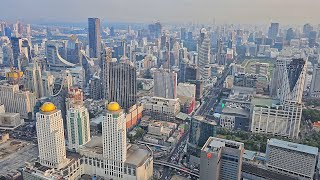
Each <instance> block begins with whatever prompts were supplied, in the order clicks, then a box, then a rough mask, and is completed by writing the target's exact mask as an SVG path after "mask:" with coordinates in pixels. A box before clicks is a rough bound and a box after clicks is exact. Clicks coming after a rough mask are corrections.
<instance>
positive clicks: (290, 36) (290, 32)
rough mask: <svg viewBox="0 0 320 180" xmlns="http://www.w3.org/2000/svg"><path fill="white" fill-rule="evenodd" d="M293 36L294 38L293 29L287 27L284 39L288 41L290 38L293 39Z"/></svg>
mask: <svg viewBox="0 0 320 180" xmlns="http://www.w3.org/2000/svg"><path fill="white" fill-rule="evenodd" d="M294 38H295V33H294V31H293V29H292V28H289V29H288V30H287V34H286V40H287V41H289V42H290V41H291V39H294Z"/></svg>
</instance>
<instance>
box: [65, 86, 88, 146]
mask: <svg viewBox="0 0 320 180" xmlns="http://www.w3.org/2000/svg"><path fill="white" fill-rule="evenodd" d="M66 108H67V130H68V149H70V150H73V151H78V149H79V147H80V146H82V145H84V144H86V143H87V142H89V141H90V122H89V112H88V109H87V108H86V107H85V106H84V104H83V92H82V90H81V89H79V88H70V89H69V92H68V98H67V99H66Z"/></svg>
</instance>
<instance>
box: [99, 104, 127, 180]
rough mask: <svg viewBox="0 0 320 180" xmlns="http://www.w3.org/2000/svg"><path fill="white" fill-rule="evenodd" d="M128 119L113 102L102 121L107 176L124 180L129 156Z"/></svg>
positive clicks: (108, 106)
mask: <svg viewBox="0 0 320 180" xmlns="http://www.w3.org/2000/svg"><path fill="white" fill-rule="evenodd" d="M126 138H127V137H126V119H125V113H124V112H123V110H122V109H121V107H120V105H119V104H118V103H116V102H111V103H109V104H108V105H107V113H106V115H105V116H103V121H102V144H103V159H104V163H105V167H107V168H106V169H105V171H107V172H106V174H107V175H109V177H111V178H116V179H122V178H123V174H124V163H125V161H126V156H127V142H126Z"/></svg>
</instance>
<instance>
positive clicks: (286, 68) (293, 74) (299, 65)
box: [273, 58, 307, 104]
mask: <svg viewBox="0 0 320 180" xmlns="http://www.w3.org/2000/svg"><path fill="white" fill-rule="evenodd" d="M275 73H276V74H275V76H274V77H273V80H275V81H276V82H275V81H273V83H276V84H274V85H276V87H277V88H276V94H277V96H278V98H279V99H280V101H281V102H282V103H285V102H294V103H299V104H301V102H302V96H303V90H304V83H305V79H306V73H307V61H306V60H305V59H302V58H300V59H283V60H282V59H278V60H277V62H276V70H275Z"/></svg>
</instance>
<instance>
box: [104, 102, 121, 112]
mask: <svg viewBox="0 0 320 180" xmlns="http://www.w3.org/2000/svg"><path fill="white" fill-rule="evenodd" d="M107 109H108V110H109V111H119V110H120V109H121V107H120V105H119V104H118V103H117V102H111V103H109V104H108V106H107Z"/></svg>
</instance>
